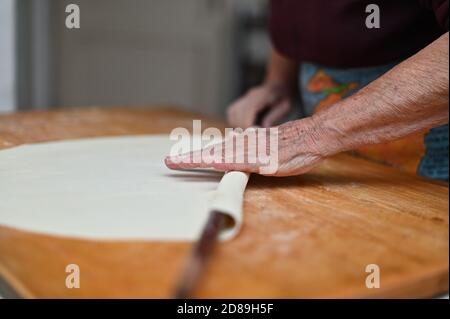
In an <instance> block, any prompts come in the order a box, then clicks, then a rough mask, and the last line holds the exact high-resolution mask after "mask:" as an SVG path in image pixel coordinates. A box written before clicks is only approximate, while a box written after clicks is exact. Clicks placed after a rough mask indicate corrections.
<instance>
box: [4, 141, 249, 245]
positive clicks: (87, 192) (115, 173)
mask: <svg viewBox="0 0 450 319" xmlns="http://www.w3.org/2000/svg"><path fill="white" fill-rule="evenodd" d="M174 143H175V142H172V141H170V140H169V137H168V136H163V135H152V136H134V137H114V138H95V139H85V140H73V141H62V142H52V143H42V144H33V145H24V146H19V147H16V148H12V149H7V150H3V151H0V225H3V226H7V227H12V228H17V229H21V230H26V231H31V232H37V233H44V234H48V235H57V236H65V237H75V238H84V239H102V240H153V241H178V240H180V241H184V240H188V241H192V240H196V239H197V238H198V236H199V234H200V232H201V230H202V228H203V226H204V224H205V222H206V220H207V218H208V212H209V210H211V209H220V210H222V211H225V212H227V213H228V214H230V216H232V217H233V219H234V221H235V223H234V226H233V227H232V228H230V229H228V230H226V231H225V232H223V233H222V239H230V238H232V237H233V236H234V235H235V234H236V232H237V231H238V229H239V227H240V224H241V220H242V197H243V192H244V190H245V186H246V184H247V180H248V175H246V174H244V173H238V172H232V173H229V174H227V175H226V176H225V177H224V179H223V182H222V183H221V184H220V187H219V189H218V186H219V182H220V180H221V178H222V175H223V174H220V173H217V172H212V171H201V172H193V171H189V172H178V171H177V172H176V171H171V170H169V169H168V168H166V166H165V165H164V162H163V159H164V157H165V156H166V155H167V154H169V151H170V147H171V146H172V145H173V144H174Z"/></svg>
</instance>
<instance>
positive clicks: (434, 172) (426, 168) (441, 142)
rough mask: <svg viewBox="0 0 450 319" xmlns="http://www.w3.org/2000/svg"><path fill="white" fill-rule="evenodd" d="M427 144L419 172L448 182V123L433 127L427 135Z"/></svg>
mask: <svg viewBox="0 0 450 319" xmlns="http://www.w3.org/2000/svg"><path fill="white" fill-rule="evenodd" d="M425 145H426V147H427V148H426V153H425V156H424V157H423V159H422V161H421V163H420V166H419V174H420V175H422V176H427V177H430V178H433V179H438V180H442V181H447V182H448V124H447V125H444V126H441V127H438V128H434V129H432V130H431V131H430V133H428V135H427V136H425Z"/></svg>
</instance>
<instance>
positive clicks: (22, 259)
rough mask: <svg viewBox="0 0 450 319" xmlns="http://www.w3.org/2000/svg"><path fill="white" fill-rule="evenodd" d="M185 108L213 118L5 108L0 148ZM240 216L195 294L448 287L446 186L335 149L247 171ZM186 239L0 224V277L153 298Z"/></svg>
mask: <svg viewBox="0 0 450 319" xmlns="http://www.w3.org/2000/svg"><path fill="white" fill-rule="evenodd" d="M193 118H195V119H203V120H204V122H203V124H207V125H208V126H216V127H223V124H222V123H221V122H217V121H211V120H206V119H204V118H202V117H201V116H195V115H193V114H190V113H186V112H182V111H179V110H176V109H156V110H154V109H153V110H149V109H137V108H132V109H130V108H115V109H101V108H85V109H74V110H65V111H51V112H28V113H18V114H12V115H4V116H0V148H8V147H13V146H15V145H19V144H23V143H36V142H43V141H52V140H62V139H74V138H85V137H94V136H112V135H133V134H153V133H169V132H170V131H171V129H172V128H174V127H178V126H183V127H186V128H190V127H191V126H192V121H191V120H192V119H193ZM0 165H1V163H0ZM0 183H1V181H0ZM0 200H1V194H0ZM24 200H26V198H24ZM244 220H245V222H244V226H243V229H242V232H241V233H240V235H239V236H238V237H237V238H236V239H235V240H233V241H231V242H227V243H224V244H221V245H220V246H219V248H218V249H217V251H216V254H215V256H214V258H213V260H212V262H211V263H210V265H209V268H208V271H207V273H206V274H205V276H204V278H203V280H202V282H201V284H200V287H199V289H198V292H197V295H196V297H206V298H212V297H226V298H228V297H260V298H305V297H306V298H322V297H323V298H328V297H354V298H361V297H430V296H434V295H436V294H438V293H442V292H445V291H447V290H448V257H449V256H448V253H449V247H448V244H449V237H448V230H449V225H448V185H447V184H441V183H436V182H432V181H429V180H425V179H423V178H420V177H416V176H413V175H409V174H406V173H402V172H399V171H397V170H394V169H392V168H389V167H385V166H381V165H379V164H375V163H371V162H368V161H366V160H363V159H359V158H355V157H351V156H350V155H346V154H343V155H338V156H336V157H333V158H330V159H327V160H326V161H325V162H324V163H323V164H321V165H320V166H319V167H317V168H316V169H315V170H313V171H312V172H311V173H308V174H306V175H303V176H298V177H288V178H267V177H261V176H252V178H251V181H250V183H249V186H248V190H247V191H246V193H245V204H244ZM190 248H191V244H189V243H183V242H180V243H163V242H96V241H84V240H73V239H70V238H57V237H50V236H43V235H36V234H32V233H27V232H23V231H18V230H14V229H9V228H5V227H0V275H1V276H2V278H3V280H5V281H6V282H8V284H9V286H10V287H13V288H14V289H15V291H16V292H18V293H19V294H20V295H21V296H24V297H45V298H60V297H75V298H79V297H80V298H88V297H113V298H115V297H126V298H147V297H149V298H164V297H170V296H171V293H172V291H173V288H174V285H175V282H176V280H177V279H178V278H179V275H180V272H181V270H182V268H183V265H184V262H185V261H186V257H187V256H188V254H189V252H190ZM68 264H77V265H79V267H80V275H81V276H80V277H81V287H80V288H79V289H68V288H66V286H65V280H66V276H67V275H68V274H67V273H66V272H65V268H66V266H67V265H68ZM370 264H376V265H378V266H379V268H380V279H381V281H380V284H381V286H380V288H378V289H368V288H367V287H366V284H365V283H366V277H367V276H368V275H369V274H368V273H366V272H365V270H366V266H367V265H370ZM1 286H2V285H0V287H1ZM0 293H1V292H0Z"/></svg>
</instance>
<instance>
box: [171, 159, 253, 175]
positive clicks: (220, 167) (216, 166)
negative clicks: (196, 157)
mask: <svg viewBox="0 0 450 319" xmlns="http://www.w3.org/2000/svg"><path fill="white" fill-rule="evenodd" d="M164 163H165V164H166V166H167V167H168V168H170V169H173V170H189V169H207V168H209V169H213V170H216V171H220V172H228V171H240V172H249V173H257V172H258V171H259V167H258V166H257V165H250V164H236V163H206V162H204V161H201V162H199V163H193V162H178V161H174V160H173V157H170V156H168V157H166V158H165V160H164Z"/></svg>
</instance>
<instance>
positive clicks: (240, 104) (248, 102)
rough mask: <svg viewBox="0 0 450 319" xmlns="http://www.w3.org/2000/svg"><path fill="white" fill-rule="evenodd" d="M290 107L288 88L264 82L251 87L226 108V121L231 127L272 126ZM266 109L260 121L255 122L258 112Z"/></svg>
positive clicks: (290, 100)
mask: <svg viewBox="0 0 450 319" xmlns="http://www.w3.org/2000/svg"><path fill="white" fill-rule="evenodd" d="M291 107H292V99H291V96H290V93H289V92H288V90H286V89H285V88H283V87H281V86H277V85H272V84H264V85H262V86H259V87H256V88H254V89H251V90H250V91H248V92H247V94H246V95H244V96H243V97H241V98H240V99H239V100H237V101H236V102H235V103H233V104H232V105H231V106H230V107H229V109H228V122H229V123H230V125H231V126H233V127H240V128H243V129H246V128H248V127H251V126H254V125H261V126H262V127H272V126H274V125H276V124H277V123H279V122H280V121H281V120H282V119H283V117H285V116H286V115H287V114H288V113H289V111H290V110H291ZM264 110H267V114H265V116H264V118H263V119H262V123H256V121H257V118H258V114H259V113H260V112H263V111H264Z"/></svg>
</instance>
